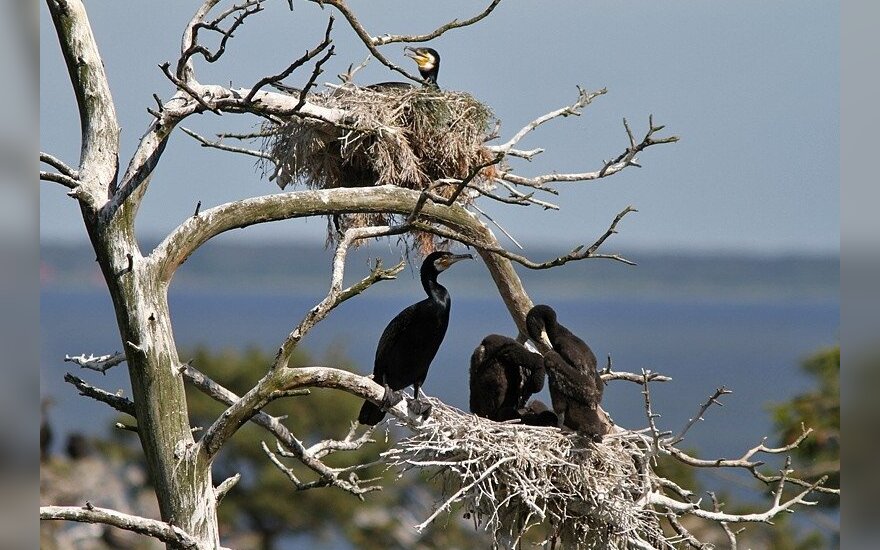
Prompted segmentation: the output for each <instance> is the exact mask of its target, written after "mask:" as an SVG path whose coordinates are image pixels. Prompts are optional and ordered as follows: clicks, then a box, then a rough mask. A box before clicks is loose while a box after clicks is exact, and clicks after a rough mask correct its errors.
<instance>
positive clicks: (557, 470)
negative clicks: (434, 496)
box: [384, 398, 667, 548]
mask: <svg viewBox="0 0 880 550" xmlns="http://www.w3.org/2000/svg"><path fill="white" fill-rule="evenodd" d="M428 400H429V401H430V402H431V405H433V407H434V408H433V411H432V413H431V416H430V418H429V419H427V420H426V421H425V423H424V424H422V425H421V426H419V427H418V428H416V430H415V432H414V434H413V435H411V436H410V437H408V438H406V439H404V440H403V441H401V442H400V443H398V444H397V445H395V447H394V448H393V449H391V450H389V451H387V452H386V453H384V458H385V460H386V461H387V462H388V463H389V464H391V465H392V466H394V467H398V468H400V469H401V470H402V471H405V470H413V469H415V470H419V471H423V472H425V473H427V474H430V475H431V477H433V478H435V479H437V478H439V479H440V480H441V482H442V484H443V489H444V497H443V498H444V501H443V503H438V506H439V507H438V508H437V510H436V511H435V513H434V514H433V515H432V516H431V517H429V518H427V519H426V520H425V522H424V523H422V524H421V525H419V526H417V529H422V528H424V527H426V526H427V524H428V523H430V522H431V521H433V519H434V518H435V517H438V516H439V515H441V514H442V513H445V512H446V511H447V510H449V508H450V507H452V506H458V507H461V508H462V510H463V511H465V512H466V513H469V514H472V515H473V517H474V520H475V521H476V522H477V524H478V525H479V526H480V528H482V529H484V530H486V531H487V532H488V533H489V534H491V535H492V538H493V540H494V541H495V544H496V546H497V547H499V548H515V547H517V545H518V544H520V543H522V544H523V547H526V546H528V545H529V543H532V544H536V545H541V544H543V545H547V546H550V545H551V544H555V547H556V548H632V547H634V546H639V545H640V543H649V544H650V546H651V547H656V548H664V547H667V544H666V543H665V542H664V541H665V537H664V536H663V532H662V529H661V527H660V524H659V520H658V518H657V516H656V515H655V514H653V513H651V512H648V511H645V510H644V509H643V507H641V506H638V505H637V504H636V501H638V499H639V498H640V497H641V496H642V494H643V491H644V487H645V482H644V480H645V477H644V476H645V475H653V474H650V466H649V465H648V461H647V456H648V450H649V446H650V443H649V442H648V441H647V439H646V437H645V436H644V435H642V434H638V433H634V432H627V431H621V432H620V433H616V434H611V435H607V436H605V438H604V439H603V441H602V442H601V443H596V442H593V441H590V440H588V439H586V438H584V437H581V436H579V435H577V434H574V433H567V432H563V431H561V430H559V429H556V428H546V427H534V426H523V425H519V424H509V423H507V424H505V423H498V422H493V421H491V420H487V419H484V418H480V417H477V416H475V415H472V414H467V413H464V412H462V411H460V410H458V409H455V408H453V407H450V406H448V405H445V404H443V403H442V402H440V401H438V400H436V399H431V398H428ZM640 468H641V469H642V471H640ZM646 472H648V473H647V474H646ZM554 539H555V543H553V542H552V541H553V540H554Z"/></svg>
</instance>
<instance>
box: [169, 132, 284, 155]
mask: <svg viewBox="0 0 880 550" xmlns="http://www.w3.org/2000/svg"><path fill="white" fill-rule="evenodd" d="M180 129H181V130H182V131H183V133H185V134H186V135H188V136H190V137H192V138H193V139H195V140H196V141H198V142H199V143H201V144H202V147H210V148H212V149H219V150H220V151H227V152H230V153H239V154H242V155H249V156H252V157H257V158H261V159H266V160H272V155H270V154H268V153H264V152H263V151H258V150H255V149H246V148H244V147H235V146H232V145H226V144H224V143H222V140H221V138H219V137H218V138H217V139H216V140H214V141H211V140H209V139H208V138H206V137H204V136H202V135H200V134H197V133H196V132H193V131H192V130H190V129H189V128H185V127H183V126H181V127H180Z"/></svg>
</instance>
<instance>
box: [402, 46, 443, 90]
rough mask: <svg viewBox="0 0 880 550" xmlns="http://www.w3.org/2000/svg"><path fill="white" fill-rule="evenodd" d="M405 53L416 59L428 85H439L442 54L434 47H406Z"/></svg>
mask: <svg viewBox="0 0 880 550" xmlns="http://www.w3.org/2000/svg"><path fill="white" fill-rule="evenodd" d="M404 50H405V53H404V54H403V55H405V56H407V57H409V58H412V59H414V60H415V62H416V65H418V66H419V74H420V75H422V78H423V79H424V80H425V82H426V83H427V84H428V86H433V87H435V88H436V87H439V86H438V84H437V75H438V74H440V54H439V53H437V50H435V49H434V48H410V47H409V46H407V47H405V48H404Z"/></svg>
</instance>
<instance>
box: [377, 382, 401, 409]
mask: <svg viewBox="0 0 880 550" xmlns="http://www.w3.org/2000/svg"><path fill="white" fill-rule="evenodd" d="M401 399H403V394H402V393H400V392H399V391H394V390H392V389H391V388H390V387H388V385H387V384H386V385H385V393H384V394H383V395H382V409H383V410H387V409H390V408H392V407H394V405H397V404H398V403H400V400H401Z"/></svg>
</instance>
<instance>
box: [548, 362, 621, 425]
mask: <svg viewBox="0 0 880 550" xmlns="http://www.w3.org/2000/svg"><path fill="white" fill-rule="evenodd" d="M544 368H545V369H547V378H548V379H549V384H548V385H549V386H550V399H552V400H553V410H554V411H555V412H556V414H557V415H558V416H559V417H560V418H562V424H563V425H564V426H566V427H568V428H571V429H572V430H574V431H576V432H579V433H582V434H585V435H588V436H590V437H592V438H593V439H594V440H598V441H601V440H602V436H603V435H605V434H606V433H607V425H606V424H605V422H604V421H603V420H602V418H601V417H600V416H599V411H598V410H596V407H597V406H598V404H599V399H600V397H601V396H600V393H599V392H598V391H597V390H596V386H595V383H594V381H593V378H592V377H591V376H589V375H587V374H584V373H582V372H580V371H579V370H577V369H575V368H574V367H572V366H571V365H569V364H568V363H567V362H566V361H565V359H563V358H562V356H561V355H559V354H558V353H556V352H555V351H554V350H550V351H548V352H547V353H545V354H544Z"/></svg>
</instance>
